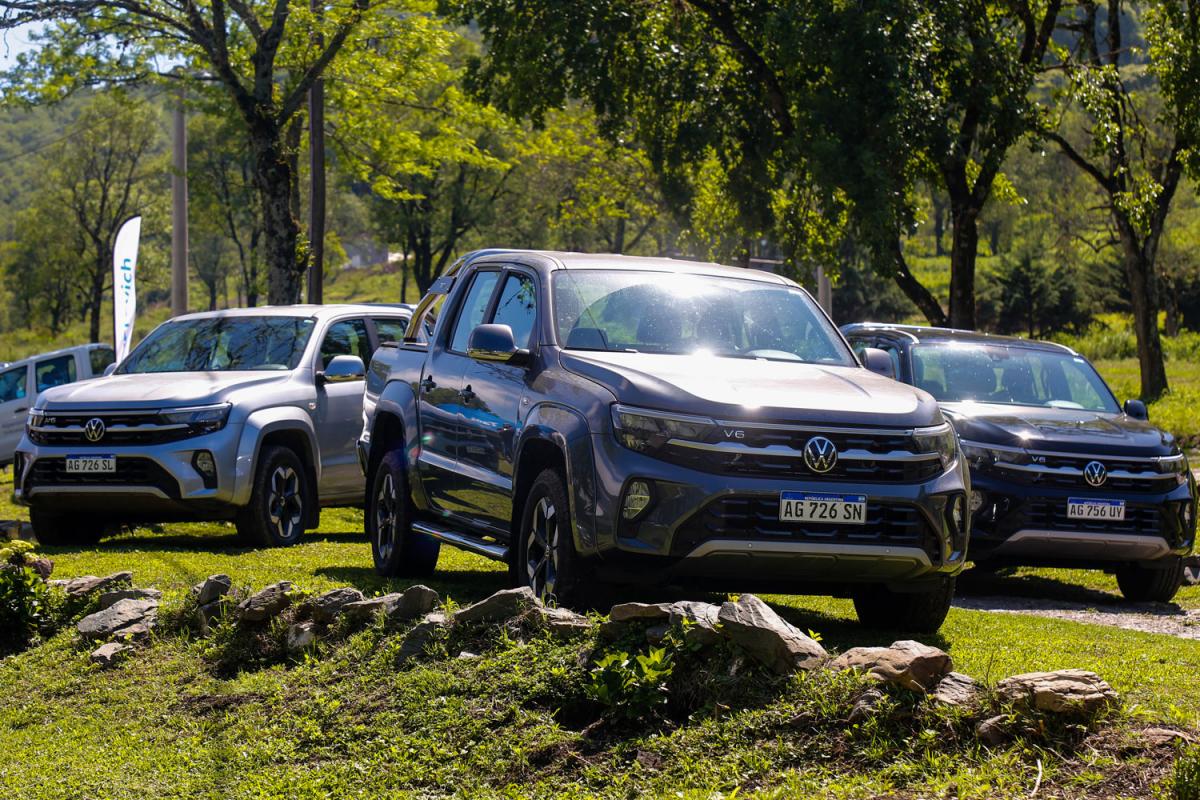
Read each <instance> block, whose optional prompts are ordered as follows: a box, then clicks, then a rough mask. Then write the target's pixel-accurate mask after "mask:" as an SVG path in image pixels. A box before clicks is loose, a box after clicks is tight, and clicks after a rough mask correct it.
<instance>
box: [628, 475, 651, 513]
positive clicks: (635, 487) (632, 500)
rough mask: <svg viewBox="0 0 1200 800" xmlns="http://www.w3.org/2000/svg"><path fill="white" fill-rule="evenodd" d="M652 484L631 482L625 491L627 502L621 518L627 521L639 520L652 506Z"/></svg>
mask: <svg viewBox="0 0 1200 800" xmlns="http://www.w3.org/2000/svg"><path fill="white" fill-rule="evenodd" d="M651 499H652V498H651V495H650V484H649V483H647V482H646V481H630V483H629V488H627V489H626V490H625V502H624V504H623V505H622V506H621V516H622V517H624V518H625V519H627V520H634V519H637V518H638V517H639V516H640V515H641V514H642V512H643V511H645V510H646V509H647V508H648V507H649V506H650V500H651Z"/></svg>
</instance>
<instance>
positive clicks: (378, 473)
mask: <svg viewBox="0 0 1200 800" xmlns="http://www.w3.org/2000/svg"><path fill="white" fill-rule="evenodd" d="M365 522H366V529H367V537H368V538H369V539H370V540H371V555H372V557H373V558H374V560H375V571H376V572H378V573H379V574H380V575H383V576H385V577H389V578H390V577H394V576H403V577H408V578H423V577H425V576H427V575H432V574H433V571H434V570H435V569H436V568H437V561H438V551H439V550H440V549H441V545H440V543H439V542H438V541H437V540H436V539H433V538H431V537H429V536H426V535H425V534H423V533H417V532H416V531H414V530H413V529H412V516H411V514H410V513H409V504H408V474H407V472H406V471H405V468H404V455H403V453H401V452H400V451H399V450H393V451H391V452H389V453H387V454H386V455H384V457H383V460H382V461H380V462H379V466H378V468H376V470H375V478H374V480H373V481H372V482H371V494H370V496H369V497H368V498H367V511H366V520H365Z"/></svg>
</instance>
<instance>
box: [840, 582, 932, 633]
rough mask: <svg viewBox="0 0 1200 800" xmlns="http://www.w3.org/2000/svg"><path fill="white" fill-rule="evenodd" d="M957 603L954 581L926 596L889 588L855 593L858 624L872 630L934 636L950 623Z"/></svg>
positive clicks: (929, 592) (860, 590)
mask: <svg viewBox="0 0 1200 800" xmlns="http://www.w3.org/2000/svg"><path fill="white" fill-rule="evenodd" d="M953 599H954V578H947V579H945V580H943V581H942V582H941V583H940V584H938V585H937V587H936V588H934V589H931V590H929V591H924V592H893V591H892V590H890V589H888V588H887V587H886V586H864V587H862V588H860V589H857V590H856V591H855V592H854V610H855V611H856V612H857V613H858V621H859V622H861V623H862V624H863V625H866V626H868V627H870V628H894V629H897V630H904V631H915V632H917V633H934V632H936V631H937V629H938V628H940V627H942V623H943V622H945V621H946V614H947V613H949V611H950V601H952V600H953Z"/></svg>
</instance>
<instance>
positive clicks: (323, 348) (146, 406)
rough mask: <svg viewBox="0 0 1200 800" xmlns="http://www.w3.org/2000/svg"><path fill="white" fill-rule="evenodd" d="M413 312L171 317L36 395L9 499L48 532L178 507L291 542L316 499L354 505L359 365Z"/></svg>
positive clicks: (96, 534) (89, 534)
mask: <svg viewBox="0 0 1200 800" xmlns="http://www.w3.org/2000/svg"><path fill="white" fill-rule="evenodd" d="M410 315H411V309H410V308H409V307H407V306H366V305H360V306H356V305H331V306H280V307H272V308H251V309H237V310H230V311H216V312H208V313H203V314H190V315H186V316H181V317H177V318H175V319H173V320H170V321H169V322H165V323H163V324H162V325H160V326H159V327H157V328H155V329H154V330H153V331H152V332H151V333H150V335H149V336H147V337H146V338H145V339H144V340H143V341H142V342H141V344H139V345H138V346H137V347H136V348H135V349H134V350H133V352H132V353H130V354H129V356H128V357H127V358H126V359H125V360H124V361H122V362H121V364H120V365H118V366H117V367H116V369H115V370H114V371H112V374H110V375H107V376H105V377H103V378H100V379H97V380H93V381H87V382H84V383H78V384H71V385H67V386H61V387H58V388H55V389H50V390H48V391H46V392H45V393H43V394H41V395H40V396H39V397H38V399H37V402H36V403H35V404H34V406H33V408H32V409H31V410H30V412H29V417H28V422H27V425H26V432H25V436H24V437H23V438H22V440H21V443H20V445H19V446H18V447H17V452H16V455H15V458H14V473H13V486H14V489H13V494H14V499H15V501H16V502H18V503H20V504H22V505H26V506H29V511H30V520H31V522H32V523H33V528H34V533H35V534H36V535H37V537H38V539H39V540H40V541H41V542H42V543H43V544H51V545H54V544H88V543H92V542H95V541H97V540H98V539H99V538H100V537H101V536H102V535H103V534H104V533H105V532H106V531H107V530H110V529H111V528H113V527H114V526H115V525H118V524H122V523H134V522H162V521H172V520H234V521H235V522H236V524H237V530H238V533H239V535H240V536H241V537H242V538H243V539H244V540H245V541H246V542H247V543H248V544H253V545H261V546H269V545H288V544H293V543H295V542H296V541H298V540H299V538H300V536H301V534H302V533H303V532H304V531H305V530H307V529H310V528H313V527H316V525H317V524H318V519H319V514H320V507H321V506H332V505H355V504H359V503H361V502H362V499H363V485H362V475H361V473H360V472H359V468H358V461H357V458H356V456H355V440H356V438H357V436H358V433H359V431H360V430H361V428H362V395H363V378H364V372H365V370H364V366H363V365H364V363H366V362H368V361H370V359H371V354H372V353H373V352H374V350H375V348H376V347H378V346H379V344H380V343H381V342H389V341H395V340H398V339H400V338H401V337H402V335H403V331H404V328H405V326H406V325H407V323H408V319H409V317H410Z"/></svg>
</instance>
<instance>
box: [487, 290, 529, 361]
mask: <svg viewBox="0 0 1200 800" xmlns="http://www.w3.org/2000/svg"><path fill="white" fill-rule="evenodd" d="M536 318H537V287H536V286H535V285H534V283H533V279H532V278H530V277H528V276H526V275H509V276H508V278H507V279H506V280H505V281H504V288H503V289H502V290H501V292H500V300H499V301H498V302H497V303H496V313H495V315H494V316H493V317H492V322H494V323H496V324H497V325H507V326H508V327H510V328H512V332H513V341H514V342H516V344H517V347H522V348H524V347H529V346H531V344H532V342H531V340H532V338H533V323H534V320H535V319H536Z"/></svg>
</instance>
